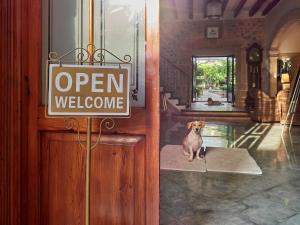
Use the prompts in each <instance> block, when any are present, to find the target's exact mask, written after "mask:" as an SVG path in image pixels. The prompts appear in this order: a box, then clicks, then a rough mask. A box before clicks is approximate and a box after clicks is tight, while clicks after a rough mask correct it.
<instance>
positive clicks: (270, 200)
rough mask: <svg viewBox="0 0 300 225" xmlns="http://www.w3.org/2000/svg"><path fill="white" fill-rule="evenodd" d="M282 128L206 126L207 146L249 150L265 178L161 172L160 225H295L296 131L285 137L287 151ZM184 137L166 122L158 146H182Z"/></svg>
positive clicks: (298, 182) (178, 126)
mask: <svg viewBox="0 0 300 225" xmlns="http://www.w3.org/2000/svg"><path fill="white" fill-rule="evenodd" d="M280 128H281V127H280V126H279V125H272V124H256V123H252V122H250V123H243V124H242V123H208V124H207V126H206V128H205V129H204V130H203V136H204V137H203V139H204V142H205V145H207V146H220V147H221V146H226V147H228V146H229V147H230V146H236V147H244V148H245V147H246V148H248V150H249V153H250V154H251V155H252V156H253V158H254V159H255V160H256V162H257V163H258V165H259V166H260V167H261V169H262V171H263V175H262V176H251V175H239V174H226V173H213V172H207V173H197V172H174V171H161V176H160V177H161V178H160V179H161V184H160V185H161V193H160V195H161V196H160V198H161V208H160V217H161V225H248V224H249V225H250V224H257V225H277V224H280V225H299V224H300V171H298V170H297V169H300V139H299V136H300V127H295V128H294V129H293V130H292V133H291V136H289V135H287V134H285V135H284V142H285V144H286V146H287V149H285V147H284V145H283V142H282V141H281V140H280V138H281V137H280V131H281V129H280ZM184 132H185V123H174V122H172V121H171V120H167V119H166V118H164V119H163V120H162V127H161V146H164V145H166V144H180V143H181V140H182V136H183V134H184ZM291 140H292V142H291Z"/></svg>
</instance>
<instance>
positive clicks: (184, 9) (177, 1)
mask: <svg viewBox="0 0 300 225" xmlns="http://www.w3.org/2000/svg"><path fill="white" fill-rule="evenodd" d="M191 1H193V3H192V4H193V20H204V19H205V14H204V10H205V4H206V1H207V0H161V1H160V2H161V17H162V19H164V20H174V19H177V20H183V21H184V20H191V19H190V17H189V4H191V3H190V2H191ZM223 1H227V4H226V8H225V11H224V14H223V19H233V18H234V11H235V9H236V8H237V6H238V4H239V3H240V1H241V0H223ZM272 1H273V0H264V3H263V4H262V6H261V7H260V9H259V10H258V12H257V13H256V14H255V15H254V16H253V17H251V18H260V17H262V12H263V10H264V9H265V8H266V7H267V6H268V5H269V4H270V2H272ZM256 2H257V0H247V1H246V3H245V4H244V6H243V8H242V10H241V11H240V13H239V15H238V16H237V17H236V19H244V18H249V11H250V9H251V8H252V7H253V6H254V5H255V3H256ZM174 6H175V7H174ZM175 10H176V11H175ZM175 13H177V18H176V16H175V15H176V14H175Z"/></svg>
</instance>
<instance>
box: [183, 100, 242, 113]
mask: <svg viewBox="0 0 300 225" xmlns="http://www.w3.org/2000/svg"><path fill="white" fill-rule="evenodd" d="M188 110H191V111H214V112H244V111H245V110H243V109H240V108H237V107H234V106H232V103H228V102H222V104H221V105H213V106H209V105H208V104H207V102H194V103H192V104H191V108H190V109H188Z"/></svg>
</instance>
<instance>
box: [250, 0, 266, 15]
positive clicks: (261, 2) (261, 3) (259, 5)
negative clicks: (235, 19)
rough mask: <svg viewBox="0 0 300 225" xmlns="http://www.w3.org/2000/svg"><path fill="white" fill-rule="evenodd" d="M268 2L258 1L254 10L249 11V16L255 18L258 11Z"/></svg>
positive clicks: (253, 7)
mask: <svg viewBox="0 0 300 225" xmlns="http://www.w3.org/2000/svg"><path fill="white" fill-rule="evenodd" d="M265 1H266V0H257V1H256V3H255V4H254V5H253V6H252V8H251V9H250V11H249V16H250V17H252V16H254V15H255V14H256V13H257V12H258V10H259V9H260V7H261V6H262V5H263V4H264V2H265Z"/></svg>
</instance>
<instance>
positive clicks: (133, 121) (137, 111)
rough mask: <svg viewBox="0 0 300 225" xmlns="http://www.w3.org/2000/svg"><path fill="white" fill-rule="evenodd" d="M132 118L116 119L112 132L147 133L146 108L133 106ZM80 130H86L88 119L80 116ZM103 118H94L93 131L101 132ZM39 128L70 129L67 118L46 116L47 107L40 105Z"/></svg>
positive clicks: (44, 129)
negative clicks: (100, 126)
mask: <svg viewBox="0 0 300 225" xmlns="http://www.w3.org/2000/svg"><path fill="white" fill-rule="evenodd" d="M131 114H132V116H131V118H128V119H117V118H116V119H114V120H115V123H116V126H115V128H114V129H113V130H111V132H112V133H118V134H143V135H145V134H146V130H145V121H146V112H145V109H144V108H133V109H132V111H131ZM78 121H79V125H80V131H81V132H85V131H86V119H85V118H82V117H78ZM100 121H101V119H98V118H96V119H93V124H92V132H93V133H98V132H99V124H100ZM38 129H39V130H40V131H68V129H67V128H66V124H65V118H46V117H45V107H44V106H40V107H39V113H38Z"/></svg>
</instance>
